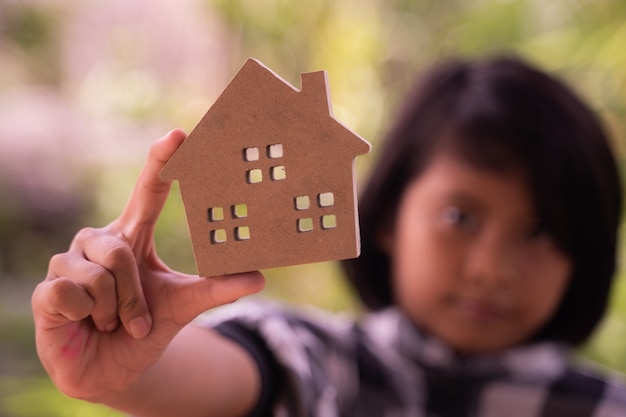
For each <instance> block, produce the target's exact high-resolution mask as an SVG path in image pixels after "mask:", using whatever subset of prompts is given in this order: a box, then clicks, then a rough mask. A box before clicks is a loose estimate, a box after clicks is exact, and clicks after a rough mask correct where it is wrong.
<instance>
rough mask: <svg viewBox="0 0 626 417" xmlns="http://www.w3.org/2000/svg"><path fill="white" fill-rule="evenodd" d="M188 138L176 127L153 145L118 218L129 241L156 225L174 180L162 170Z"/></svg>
mask: <svg viewBox="0 0 626 417" xmlns="http://www.w3.org/2000/svg"><path fill="white" fill-rule="evenodd" d="M186 137H187V135H186V134H185V132H183V131H182V130H180V129H174V130H172V131H171V132H169V133H168V134H167V135H165V136H163V137H162V138H160V139H158V140H156V141H155V142H154V143H153V144H152V146H151V147H150V152H149V154H148V159H147V161H146V163H145V164H144V166H143V168H142V170H141V172H140V174H139V178H138V179H137V183H136V184H135V188H134V189H133V192H132V194H131V196H130V198H129V200H128V202H127V203H126V207H124V210H123V211H122V214H121V215H120V217H119V219H118V221H119V222H120V223H121V226H122V230H123V233H124V235H125V236H126V238H127V239H129V241H130V242H134V241H135V238H136V237H137V235H138V234H139V233H140V231H141V230H142V229H144V228H145V227H148V228H154V225H155V224H156V221H157V219H158V217H159V215H160V214H161V210H162V209H163V206H164V205H165V201H166V200H167V196H168V195H169V191H170V187H171V185H172V183H171V181H163V180H161V179H160V178H159V172H160V171H161V169H162V168H163V166H164V165H165V163H166V162H167V161H168V160H169V159H170V157H171V156H172V155H173V154H174V152H175V151H176V149H178V147H179V146H180V145H181V144H182V143H183V141H184V140H185V138H186Z"/></svg>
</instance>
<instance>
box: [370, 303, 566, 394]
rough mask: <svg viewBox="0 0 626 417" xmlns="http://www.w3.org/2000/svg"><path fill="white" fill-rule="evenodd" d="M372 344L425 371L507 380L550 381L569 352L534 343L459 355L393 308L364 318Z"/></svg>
mask: <svg viewBox="0 0 626 417" xmlns="http://www.w3.org/2000/svg"><path fill="white" fill-rule="evenodd" d="M364 328H365V330H366V333H369V334H370V336H371V338H372V341H373V343H375V344H379V345H386V347H387V348H388V349H391V350H392V351H395V352H396V353H397V354H399V355H401V356H403V357H405V358H408V359H410V360H411V361H413V362H417V363H418V364H419V365H420V366H421V367H423V368H425V369H431V370H434V371H438V372H445V373H450V374H454V375H457V376H464V377H476V378H493V377H498V376H499V377H507V378H514V379H518V380H532V381H546V382H549V381H552V380H555V379H556V378H558V377H559V376H560V375H561V374H562V373H563V372H564V371H565V369H566V368H567V364H568V363H569V357H570V354H571V352H570V349H569V347H567V346H566V345H565V344H562V343H556V342H537V343H531V344H527V345H521V346H518V347H515V348H511V349H507V350H504V351H502V352H498V353H494V354H487V355H472V356H467V355H460V354H458V353H457V352H455V351H454V350H453V349H452V348H451V347H450V346H449V345H447V344H446V343H445V342H444V341H443V340H441V339H439V338H437V337H436V336H434V335H430V334H427V333H425V332H423V331H421V330H420V329H418V328H417V327H416V326H415V325H414V324H413V323H412V322H411V321H410V320H409V319H408V318H407V317H406V316H405V315H403V314H402V313H401V312H400V311H399V310H398V309H397V308H395V307H390V308H387V309H385V310H382V311H380V312H377V313H373V314H371V315H370V317H368V318H367V320H366V324H365V326H364Z"/></svg>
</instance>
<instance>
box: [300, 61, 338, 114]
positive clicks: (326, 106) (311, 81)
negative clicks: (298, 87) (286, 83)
mask: <svg viewBox="0 0 626 417" xmlns="http://www.w3.org/2000/svg"><path fill="white" fill-rule="evenodd" d="M300 77H301V79H302V91H301V92H300V94H301V95H302V98H303V99H304V100H306V101H307V102H308V103H309V105H310V107H311V108H312V109H317V110H318V111H321V112H323V113H325V114H332V109H331V103H330V100H329V94H328V82H327V80H326V71H315V72H305V73H303V74H301V76H300Z"/></svg>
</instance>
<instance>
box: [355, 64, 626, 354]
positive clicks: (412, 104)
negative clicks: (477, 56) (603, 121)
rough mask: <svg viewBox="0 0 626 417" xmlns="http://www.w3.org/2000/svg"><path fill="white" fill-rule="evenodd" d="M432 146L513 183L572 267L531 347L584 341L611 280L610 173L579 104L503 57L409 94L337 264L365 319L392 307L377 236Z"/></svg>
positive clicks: (554, 83)
mask: <svg viewBox="0 0 626 417" xmlns="http://www.w3.org/2000/svg"><path fill="white" fill-rule="evenodd" d="M441 146H446V149H451V150H452V151H454V152H455V154H457V155H458V156H460V157H461V158H462V159H464V160H466V161H468V162H470V163H472V164H475V165H476V166H479V167H481V168H486V169H489V170H494V171H506V170H510V169H511V167H515V168H521V169H522V170H523V171H524V172H525V174H526V175H527V178H528V182H529V186H530V189H531V193H532V197H533V199H534V204H535V208H536V210H537V214H538V216H539V218H540V219H542V222H543V227H544V228H545V229H546V230H547V231H548V232H550V233H551V235H552V236H553V238H554V239H555V242H556V244H557V245H558V247H559V248H560V249H561V250H562V251H563V252H564V253H565V254H566V255H567V256H569V258H570V259H571V261H572V265H573V268H572V276H571V279H570V283H569V285H568V288H567V290H566V292H565V294H564V296H563V298H562V300H561V303H560V306H559V308H558V309H557V311H556V312H555V314H554V315H553V317H552V318H551V319H550V320H549V321H548V322H547V323H546V324H545V325H544V326H543V327H542V328H541V329H539V330H538V331H537V333H536V334H535V335H534V336H533V337H532V340H560V341H564V342H566V343H569V344H571V345H574V346H575V345H579V344H580V343H582V342H583V341H585V340H586V339H587V338H588V337H589V336H590V334H591V332H592V331H593V329H594V328H595V326H596V325H597V324H598V322H599V321H600V319H601V318H602V316H603V314H604V312H605V310H606V307H607V302H608V298H609V292H610V288H611V284H612V281H613V275H614V273H615V267H616V249H617V240H618V228H619V223H620V217H621V201H622V195H621V193H622V190H621V184H620V178H619V171H618V167H617V162H616V160H615V158H614V156H613V154H612V152H611V146H610V143H609V141H608V138H607V136H606V135H605V133H604V132H603V129H602V127H601V125H600V123H599V121H598V120H597V119H596V117H595V116H594V114H593V113H592V112H591V110H590V109H589V108H588V107H587V106H586V105H585V104H584V103H583V102H582V100H581V99H579V98H578V97H577V96H576V95H575V94H574V93H573V92H572V91H571V90H570V89H569V88H568V87H566V86H565V85H564V84H563V83H562V82H561V81H559V80H557V79H556V78H555V77H553V76H550V75H548V74H546V73H544V72H542V71H540V70H538V69H536V68H534V67H532V66H531V65H529V64H527V63H526V62H524V61H523V60H521V59H520V58H517V57H513V56H497V57H492V58H487V59H483V60H477V61H462V60H455V61H448V62H445V63H443V64H441V65H438V66H437V67H435V68H434V69H432V70H431V71H430V72H428V73H427V75H426V76H425V77H424V78H423V79H422V81H421V83H419V84H418V85H417V87H416V88H415V89H414V90H412V91H411V92H410V93H409V95H408V97H407V99H406V101H405V104H404V107H403V108H402V110H401V112H400V114H399V117H398V119H397V121H396V123H395V125H393V127H392V129H391V130H390V132H389V134H388V137H387V138H386V140H385V142H384V146H383V148H382V149H381V150H380V152H379V155H378V160H377V164H376V165H375V166H374V167H373V170H372V171H371V177H370V180H369V183H368V184H367V186H366V187H365V189H364V190H363V192H362V193H361V198H360V208H359V210H360V223H361V229H362V233H361V256H360V257H359V258H356V259H351V260H347V261H344V262H343V266H344V270H345V272H346V274H347V277H348V279H349V281H350V282H351V283H352V284H353V286H354V287H355V289H356V290H357V292H358V294H359V295H360V297H361V300H362V302H363V303H364V304H365V306H366V307H368V308H370V309H373V310H376V309H380V308H384V307H386V306H388V305H391V304H393V302H394V300H393V291H392V289H391V285H392V283H391V279H390V275H391V272H390V270H391V268H390V266H391V262H390V259H389V255H388V254H387V252H386V250H385V249H384V248H383V247H382V245H381V236H382V235H384V234H385V233H388V232H390V231H391V230H392V228H393V227H394V226H395V218H396V212H397V211H398V206H399V203H400V199H401V196H402V193H403V191H404V189H405V187H406V186H407V184H408V183H409V182H410V181H411V180H413V179H414V178H415V177H416V176H419V175H420V174H421V172H422V171H423V170H424V168H425V167H426V165H427V164H428V162H429V160H430V158H431V157H432V155H433V153H434V152H435V151H436V150H437V149H439V148H440V147H441ZM416 256H419V255H416Z"/></svg>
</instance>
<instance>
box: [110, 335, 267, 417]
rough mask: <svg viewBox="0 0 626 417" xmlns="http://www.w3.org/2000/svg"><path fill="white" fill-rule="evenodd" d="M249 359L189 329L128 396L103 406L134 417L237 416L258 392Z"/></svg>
mask: <svg viewBox="0 0 626 417" xmlns="http://www.w3.org/2000/svg"><path fill="white" fill-rule="evenodd" d="M259 385H260V378H259V376H258V372H257V368H256V365H255V364H254V362H253V360H252V358H250V356H249V355H248V354H247V353H246V351H245V350H243V349H242V348H241V347H239V346H238V345H236V344H234V343H233V342H231V341H229V340H227V339H225V338H223V337H222V336H220V335H219V334H217V333H216V332H213V331H211V330H207V329H202V328H197V327H193V326H188V327H186V328H184V329H183V330H182V331H181V332H180V333H179V334H178V335H177V336H176V337H175V338H174V340H173V341H172V342H171V344H170V345H169V347H168V348H167V350H166V351H165V353H164V354H163V356H162V357H161V358H160V360H159V361H158V362H157V363H156V364H155V365H154V366H152V367H151V368H150V369H149V370H148V371H146V372H145V374H144V375H143V376H142V377H141V378H140V379H139V380H138V381H137V383H136V384H135V386H134V387H133V389H132V390H129V391H128V392H127V393H125V394H123V395H122V396H119V397H118V398H115V399H112V400H111V401H108V405H110V406H111V407H113V408H117V409H119V410H122V411H124V412H128V413H131V414H132V415H134V416H136V417H161V416H163V417H166V416H167V417H169V416H174V415H175V416H180V417H196V416H197V417H207V416H224V417H227V416H241V415H245V413H246V412H247V411H249V410H251V409H252V407H253V406H254V404H255V402H256V400H257V398H258V393H259V391H260V387H259Z"/></svg>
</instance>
